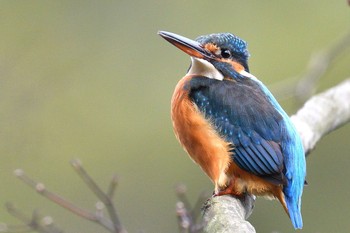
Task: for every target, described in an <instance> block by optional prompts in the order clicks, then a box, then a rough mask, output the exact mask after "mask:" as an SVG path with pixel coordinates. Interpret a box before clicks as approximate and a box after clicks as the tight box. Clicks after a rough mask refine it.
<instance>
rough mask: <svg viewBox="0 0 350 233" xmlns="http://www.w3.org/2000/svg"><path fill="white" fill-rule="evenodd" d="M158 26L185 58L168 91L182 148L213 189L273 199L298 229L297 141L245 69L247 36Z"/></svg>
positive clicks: (300, 157) (301, 170) (300, 153)
mask: <svg viewBox="0 0 350 233" xmlns="http://www.w3.org/2000/svg"><path fill="white" fill-rule="evenodd" d="M158 34H159V35H160V36H161V37H162V38H164V39H165V40H167V41H168V42H170V43H171V44H172V45H174V46H176V47H177V48H179V49H180V50H182V51H183V52H185V53H187V54H188V55H189V56H190V58H191V65H190V67H189V69H188V71H187V73H186V75H185V76H184V77H183V78H182V79H180V81H179V82H178V83H177V85H176V87H175V90H174V93H173V96H172V99H171V119H172V124H173V129H174V133H175V136H176V138H177V139H178V141H179V142H180V144H181V145H182V147H183V148H184V150H185V151H186V152H187V153H188V154H189V156H190V158H191V159H192V160H193V161H194V162H195V163H197V164H198V165H199V166H200V167H201V168H202V170H203V171H204V172H205V173H206V175H207V176H208V177H209V178H210V179H211V181H212V182H213V183H214V196H215V195H228V194H229V195H233V196H236V197H242V196H244V195H245V194H252V195H255V196H263V197H267V198H272V199H278V200H279V201H280V203H281V204H282V206H283V208H284V210H285V211H286V213H287V214H288V215H289V217H290V219H291V222H292V225H293V226H294V228H295V229H301V228H302V227H303V221H302V215H301V197H302V193H303V188H304V185H305V184H306V181H305V177H306V162H305V152H304V148H303V144H302V141H301V138H300V135H299V134H298V133H297V131H296V128H295V127H294V125H293V123H292V122H291V120H290V118H289V116H288V115H287V113H286V112H285V111H284V110H283V109H282V107H281V106H280V104H279V103H278V102H277V100H276V99H275V97H274V96H273V95H272V93H271V92H270V91H269V90H268V88H267V87H266V86H265V85H264V84H263V83H262V82H261V81H260V80H259V79H258V78H256V77H255V76H254V75H253V74H251V73H250V71H249V66H248V58H249V56H250V54H249V52H248V49H247V43H246V42H245V41H244V40H242V39H241V38H239V37H238V36H236V35H233V34H231V33H213V34H209V35H203V36H199V37H198V38H197V39H195V40H191V39H189V38H186V37H183V36H181V35H178V34H175V33H172V32H167V31H159V32H158Z"/></svg>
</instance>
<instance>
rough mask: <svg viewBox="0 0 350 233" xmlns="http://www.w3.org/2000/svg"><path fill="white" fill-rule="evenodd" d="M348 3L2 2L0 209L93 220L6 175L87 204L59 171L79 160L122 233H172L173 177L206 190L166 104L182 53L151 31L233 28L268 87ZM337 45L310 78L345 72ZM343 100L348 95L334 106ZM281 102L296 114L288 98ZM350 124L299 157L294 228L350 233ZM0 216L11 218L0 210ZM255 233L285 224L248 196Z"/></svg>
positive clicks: (312, 46)
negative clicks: (303, 172) (304, 174)
mask: <svg viewBox="0 0 350 233" xmlns="http://www.w3.org/2000/svg"><path fill="white" fill-rule="evenodd" d="M349 11H350V9H349V7H348V6H347V4H346V1H316V0H312V1H269V2H266V1H228V0H226V1H216V2H214V1H184V0H181V1H156V0H153V1H125V0H115V1H39V0H33V1H20V0H14V1H1V2H0V33H1V40H0V177H1V182H0V184H1V186H0V189H1V192H0V203H5V202H6V201H12V202H15V203H16V204H17V207H19V208H21V209H23V210H24V211H27V212H28V213H30V212H31V211H32V209H34V208H38V209H40V211H41V213H42V214H44V215H45V214H48V215H51V216H53V217H54V219H55V221H56V223H57V224H58V225H60V226H61V227H62V228H65V229H67V230H68V232H87V233H89V232H97V231H101V228H99V227H97V226H95V225H94V224H92V223H88V222H85V221H83V220H80V219H79V218H77V217H75V216H71V215H69V214H67V213H66V212H65V211H64V210H62V209H60V208H58V207H57V206H55V205H54V204H52V203H50V202H49V201H47V200H44V199H42V198H41V197H40V196H39V195H37V194H35V193H33V192H32V191H31V190H30V189H28V188H27V187H25V186H24V185H22V184H21V183H20V182H19V181H18V180H16V178H14V177H13V175H12V171H13V170H14V169H16V168H22V169H24V170H25V171H26V172H27V173H28V174H29V175H31V176H33V178H35V179H38V180H40V181H42V182H44V183H45V184H46V186H47V187H48V188H50V189H51V190H53V191H56V192H58V193H60V194H62V195H64V196H66V197H67V198H68V199H70V200H72V201H74V202H76V203H78V204H79V205H82V206H85V207H86V208H94V203H95V201H96V198H95V197H94V196H93V195H92V194H90V193H89V191H88V189H87V188H86V187H85V186H84V184H82V182H81V181H80V179H79V178H78V177H76V175H75V174H74V172H73V171H72V170H71V168H70V166H69V163H68V162H69V161H70V160H71V159H72V158H80V159H81V160H82V161H83V163H84V166H85V167H86V169H87V170H89V171H90V173H91V175H92V176H94V177H95V178H96V181H97V182H99V183H101V184H102V186H104V187H106V188H107V184H108V182H109V179H110V177H111V176H112V174H113V173H115V172H116V173H118V174H119V175H120V187H119V188H118V191H117V197H116V206H117V208H118V210H119V212H120V215H121V218H122V221H123V223H124V225H125V226H126V227H127V228H128V229H129V232H137V231H138V230H140V229H143V230H145V231H146V232H174V233H175V232H177V231H178V228H177V226H176V217H175V202H176V197H175V193H174V185H175V184H177V183H178V182H184V183H185V184H187V186H188V187H189V188H188V189H189V196H190V199H193V200H196V196H197V195H198V194H199V193H200V192H202V191H203V190H209V191H210V190H211V189H212V188H213V187H212V184H211V183H210V182H209V180H208V179H207V177H205V175H204V174H203V173H202V172H201V171H200V169H199V168H198V167H197V166H196V165H194V164H193V163H192V162H191V161H190V159H188V157H187V156H186V155H185V152H183V150H182V149H181V148H180V146H179V145H178V143H177V141H176V139H175V137H174V136H173V133H172V128H171V121H170V119H169V118H170V117H169V105H170V98H171V94H172V91H173V88H174V86H175V84H176V82H177V80H178V79H179V78H180V77H181V76H182V75H183V74H184V73H185V71H186V69H187V67H188V65H189V59H188V57H187V55H185V54H184V53H182V52H180V51H178V50H177V49H176V48H174V47H173V46H170V45H169V44H168V43H166V42H165V41H164V40H162V39H161V38H160V37H159V36H157V34H156V33H157V31H158V30H168V31H173V32H176V33H179V34H182V35H184V36H187V37H190V38H195V37H197V36H198V35H201V34H207V33H212V32H223V31H229V32H232V33H235V34H237V35H239V36H241V37H242V38H244V39H245V40H247V41H248V43H249V48H250V53H251V55H252V56H251V59H250V67H251V71H252V73H253V74H254V75H256V76H257V77H259V78H260V79H261V80H262V81H263V82H265V83H266V84H269V83H270V84H271V83H275V82H277V81H279V80H282V79H285V78H289V77H292V76H295V75H297V74H300V73H301V72H302V71H303V70H304V69H305V65H306V64H307V61H308V59H309V57H310V55H311V54H312V53H313V52H315V51H317V50H319V49H322V48H323V47H325V46H327V45H329V44H330V43H332V42H333V41H334V40H336V39H337V38H339V37H340V36H342V35H343V34H344V33H345V32H346V31H347V30H349V20H350V12H349ZM349 59H350V53H349V51H347V53H344V55H343V56H341V57H340V58H339V59H337V61H336V63H335V65H333V66H332V67H331V69H330V70H329V71H328V72H327V74H326V77H324V78H323V79H322V80H321V82H320V83H319V90H320V91H321V90H324V89H326V88H328V87H330V86H332V85H335V84H337V83H339V82H340V81H341V80H342V79H344V78H346V77H349V76H350V71H349ZM344 101H349V100H344ZM282 105H283V106H284V107H285V108H286V110H287V111H288V112H289V113H290V114H292V113H293V112H295V111H296V106H295V105H294V104H293V101H291V100H289V101H283V102H282ZM349 137H350V127H349V126H344V127H343V128H341V129H339V130H338V131H337V132H335V133H332V134H331V135H329V136H327V137H325V138H324V139H323V140H322V141H321V143H319V145H318V146H317V148H316V150H315V151H314V152H313V153H312V154H311V155H310V156H309V158H308V182H309V186H308V187H307V188H306V190H305V194H304V198H303V216H304V222H305V223H304V225H305V228H304V229H303V231H302V232H348V231H349V229H350V223H349V221H347V219H349V217H350V214H349V211H348V209H349V208H350V204H349V202H348V193H349V191H350V183H349V182H348V181H347V180H346V177H347V176H350V170H349V169H348V164H349V162H348V161H349V143H348V141H349ZM0 222H8V223H15V222H16V221H14V219H13V218H11V217H10V216H9V215H8V214H7V213H6V210H5V208H3V209H0ZM251 222H252V223H253V225H254V226H255V227H256V229H257V231H258V232H272V231H278V232H294V230H293V229H292V227H291V224H290V222H289V219H288V217H287V216H286V214H285V213H284V211H283V210H282V208H281V206H280V204H279V203H277V202H269V201H265V200H263V199H262V200H260V199H259V200H258V202H257V203H256V208H255V211H254V213H253V216H252V217H251Z"/></svg>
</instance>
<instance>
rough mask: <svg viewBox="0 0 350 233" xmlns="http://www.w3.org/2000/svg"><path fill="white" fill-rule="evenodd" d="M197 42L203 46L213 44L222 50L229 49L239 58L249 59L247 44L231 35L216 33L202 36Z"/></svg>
mask: <svg viewBox="0 0 350 233" xmlns="http://www.w3.org/2000/svg"><path fill="white" fill-rule="evenodd" d="M196 41H197V42H199V43H200V44H202V45H204V44H207V43H213V44H215V45H217V46H219V47H220V48H226V49H229V50H230V51H231V52H233V53H234V54H236V55H237V56H241V57H244V58H245V59H248V57H249V52H248V49H247V42H245V41H244V40H242V39H241V38H239V37H238V36H235V35H233V34H231V33H216V34H209V35H205V36H200V37H198V38H197V39H196Z"/></svg>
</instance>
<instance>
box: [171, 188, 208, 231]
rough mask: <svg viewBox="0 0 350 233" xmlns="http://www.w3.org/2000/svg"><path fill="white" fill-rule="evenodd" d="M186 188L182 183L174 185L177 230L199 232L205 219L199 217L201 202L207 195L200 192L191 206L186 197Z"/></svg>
mask: <svg viewBox="0 0 350 233" xmlns="http://www.w3.org/2000/svg"><path fill="white" fill-rule="evenodd" d="M186 190H187V189H186V186H185V185H183V184H179V185H177V186H176V195H177V197H178V199H179V201H178V202H177V203H176V213H177V218H178V225H179V230H180V232H181V233H200V232H202V230H203V228H204V226H205V221H204V220H203V219H200V218H199V217H200V216H201V209H202V204H203V202H204V201H205V200H206V199H207V198H208V197H209V195H208V194H207V193H205V192H202V193H201V194H200V195H199V196H198V198H197V201H196V203H195V205H194V207H193V208H192V205H191V204H190V202H189V200H188V198H187V195H186Z"/></svg>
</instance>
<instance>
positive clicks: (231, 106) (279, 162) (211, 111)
mask: <svg viewBox="0 0 350 233" xmlns="http://www.w3.org/2000/svg"><path fill="white" fill-rule="evenodd" d="M189 89H190V98H191V99H192V101H193V102H194V103H195V104H196V105H197V107H198V109H199V110H200V111H201V112H202V114H204V116H205V117H206V118H207V119H208V120H210V121H211V123H212V124H213V126H214V128H215V129H216V130H217V132H218V133H219V134H220V135H221V136H222V137H223V138H224V139H225V140H226V141H228V142H230V143H232V145H233V149H232V152H233V153H232V155H233V160H234V161H235V163H236V164H237V165H238V166H239V167H241V168H242V169H244V170H246V171H248V172H250V173H253V174H255V175H257V176H260V177H262V178H265V179H266V180H269V181H270V182H273V183H276V184H284V182H285V179H284V174H283V170H284V162H283V161H284V158H283V154H282V151H281V146H280V144H281V140H282V137H281V136H282V135H281V134H282V132H283V131H284V129H283V125H284V124H282V122H283V116H282V115H281V114H280V113H279V112H278V111H277V110H276V109H275V108H274V106H273V105H272V104H271V102H270V101H269V99H268V98H267V97H266V95H265V94H264V93H263V91H262V90H261V88H259V87H258V86H257V84H256V83H255V82H254V81H252V80H250V79H242V80H238V81H231V80H223V81H217V80H213V79H208V78H204V77H194V78H193V79H192V80H191V81H190V83H189Z"/></svg>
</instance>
